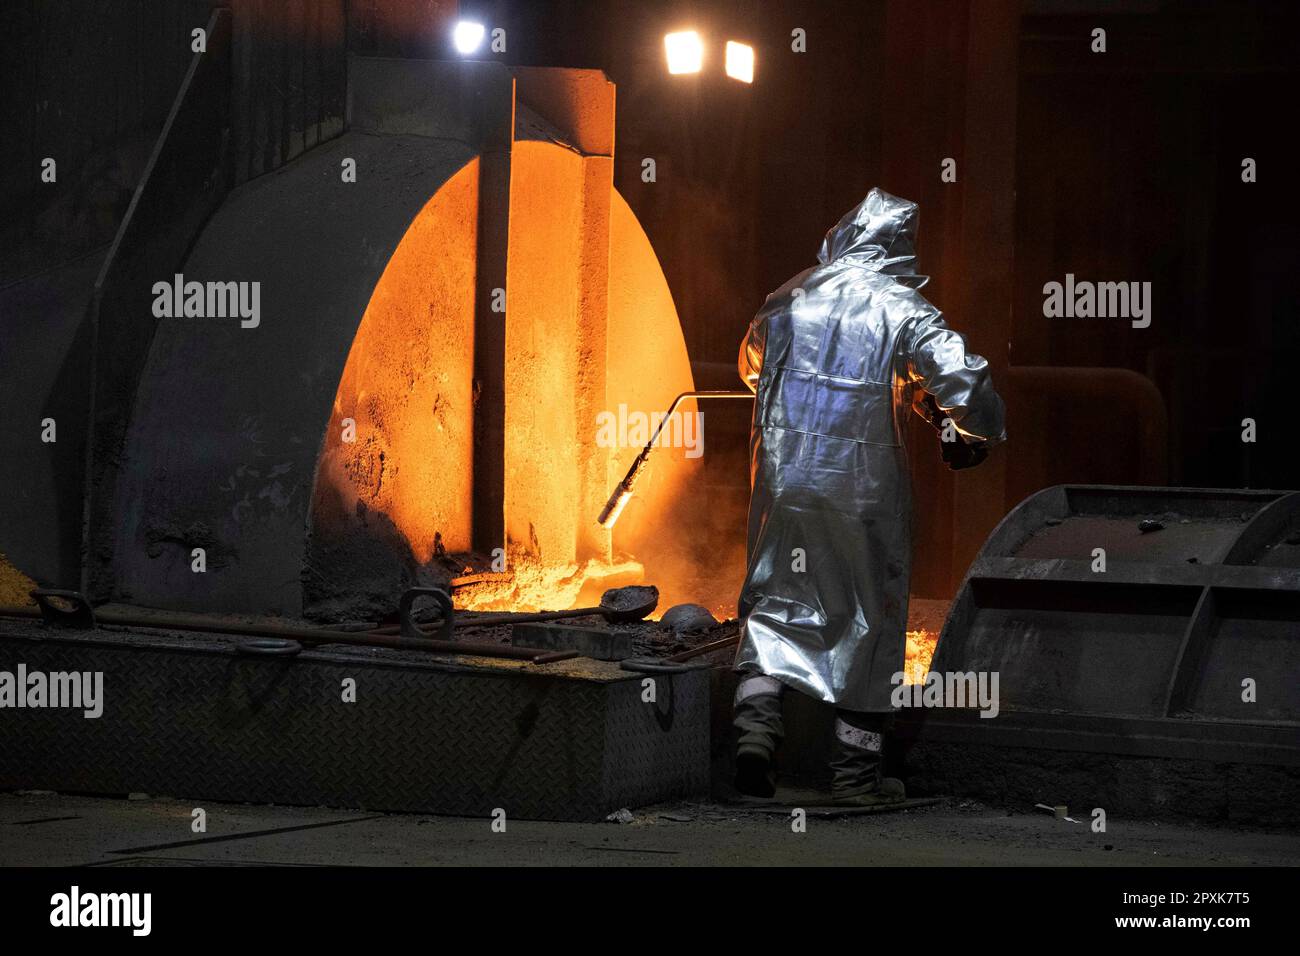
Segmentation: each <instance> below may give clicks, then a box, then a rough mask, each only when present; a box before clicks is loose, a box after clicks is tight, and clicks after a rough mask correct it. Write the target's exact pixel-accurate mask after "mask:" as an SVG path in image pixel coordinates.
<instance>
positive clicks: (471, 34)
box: [451, 20, 486, 53]
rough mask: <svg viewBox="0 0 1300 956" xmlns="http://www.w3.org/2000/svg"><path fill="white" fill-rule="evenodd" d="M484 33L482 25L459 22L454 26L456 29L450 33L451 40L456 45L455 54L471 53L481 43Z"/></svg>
mask: <svg viewBox="0 0 1300 956" xmlns="http://www.w3.org/2000/svg"><path fill="white" fill-rule="evenodd" d="M485 32H486V31H485V30H484V28H483V24H481V23H475V22H474V21H473V20H461V21H460V22H458V23H457V24H456V29H454V30H453V31H452V32H451V39H452V42H453V43H455V44H456V50H457V52H459V53H473V52H474V51H475V50H477V49H478V48H479V46H480V45H481V44H482V43H483V34H484V33H485Z"/></svg>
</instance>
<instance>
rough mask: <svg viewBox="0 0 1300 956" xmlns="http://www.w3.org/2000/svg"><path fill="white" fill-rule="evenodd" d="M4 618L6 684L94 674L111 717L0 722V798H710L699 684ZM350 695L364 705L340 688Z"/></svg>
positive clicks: (10, 714) (402, 801)
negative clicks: (30, 793)
mask: <svg viewBox="0 0 1300 956" xmlns="http://www.w3.org/2000/svg"><path fill="white" fill-rule="evenodd" d="M234 646H235V639H234V638H231V639H226V638H224V637H222V636H218V635H203V636H201V637H199V636H190V635H179V634H175V633H156V632H146V633H140V632H126V631H118V632H107V631H102V630H99V631H59V630H53V629H47V628H45V627H44V626H42V625H40V624H36V623H26V622H18V621H4V622H0V670H3V671H9V672H10V673H15V672H16V670H17V665H18V664H19V663H22V664H25V665H26V667H27V670H28V672H29V673H30V672H32V671H44V672H66V671H92V672H93V671H101V672H103V675H104V677H103V680H104V700H105V703H104V711H103V715H102V716H101V717H99V718H97V719H87V718H85V717H84V716H83V714H82V712H81V711H80V710H64V709H60V710H55V709H27V708H25V709H11V708H8V707H5V708H3V709H0V789H10V790H12V789H46V790H59V791H71V792H87V793H104V794H123V793H130V792H145V793H151V794H160V795H168V796H174V797H194V798H202V799H209V800H225V801H240V802H251V803H282V804H297V805H310V806H316V805H323V806H332V807H341V808H356V809H368V810H386V811H409V812H421V813H441V814H453V815H466V816H485V817H486V816H489V815H490V814H491V813H492V812H493V810H494V809H496V808H502V809H504V810H505V811H506V815H507V818H508V819H517V818H523V819H547V820H597V819H602V818H603V817H604V816H605V815H606V814H608V813H610V812H611V811H613V810H617V809H619V808H620V807H635V806H643V805H646V804H649V803H654V802H657V801H660V800H666V799H671V798H675V797H681V796H686V795H690V794H694V793H703V792H705V791H706V790H707V789H708V782H709V679H708V676H707V673H706V672H705V671H702V670H700V671H692V672H688V673H683V674H676V675H671V676H663V675H659V676H656V677H655V678H654V679H655V680H656V681H657V682H658V683H657V686H656V697H657V702H656V703H653V704H651V703H643V702H642V680H643V679H644V678H645V676H646V675H642V674H633V673H630V672H627V671H623V670H620V669H619V667H618V665H617V664H614V663H608V662H602V661H587V660H572V661H564V662H559V663H553V664H546V665H534V664H530V663H523V662H520V661H514V660H502V659H492V658H477V657H476V658H431V657H429V656H428V655H419V654H416V653H404V652H400V651H388V650H375V649H370V648H351V647H344V646H342V645H335V646H333V647H329V648H321V649H318V650H314V651H304V652H303V653H302V654H301V655H299V656H298V657H295V658H287V659H286V658H270V657H248V656H244V655H240V654H237V653H236V652H235V649H234ZM346 678H352V679H353V680H355V681H356V701H355V703H345V702H344V701H343V681H344V680H345V679H346Z"/></svg>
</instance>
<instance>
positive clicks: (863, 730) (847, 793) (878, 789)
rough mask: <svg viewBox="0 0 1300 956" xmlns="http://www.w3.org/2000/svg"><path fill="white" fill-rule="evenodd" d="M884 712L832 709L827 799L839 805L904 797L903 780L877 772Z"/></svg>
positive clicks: (899, 800) (878, 802) (892, 801)
mask: <svg viewBox="0 0 1300 956" xmlns="http://www.w3.org/2000/svg"><path fill="white" fill-rule="evenodd" d="M885 716H886V715H884V714H859V713H853V712H850V711H846V710H840V711H836V713H835V744H834V756H833V757H832V758H831V772H832V774H833V779H832V781H831V799H832V800H834V801H835V803H837V804H839V805H842V806H854V807H884V806H891V805H893V804H898V803H902V802H903V801H904V800H905V799H906V798H907V792H906V790H905V789H904V788H903V781H901V780H898V779H896V778H894V777H882V776H881V775H880V767H881V761H882V759H883V757H884V727H885Z"/></svg>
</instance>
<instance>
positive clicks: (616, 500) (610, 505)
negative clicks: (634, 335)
mask: <svg viewBox="0 0 1300 956" xmlns="http://www.w3.org/2000/svg"><path fill="white" fill-rule="evenodd" d="M753 397H754V393H753V392H751V391H748V390H746V391H743V392H729V391H722V390H711V391H704V392H682V393H681V394H680V395H678V396H677V397H676V398H674V399H673V403H672V404H671V405H669V406H668V411H666V412H664V417H663V419H662V420H660V422H659V427H658V428H656V429H655V432H654V434H653V435H651V436H650V440H649V441H648V442H646V443H645V447H644V448H642V449H641V454H639V455H637V456H636V458H635V459H634V460H633V462H632V467H631V468H629V469H628V470H627V474H626V475H624V476H623V480H622V481H620V482H619V483H618V485H617V486H616V487H615V488H614V493H613V494H612V495H610V496H609V500H608V501H606V502H605V507H604V508H602V509H601V510H600V517H599V518H597V519H596V522H597V523H598V524H599V525H600V526H601V527H602V528H612V527H614V522H616V521H618V516H619V515H621V514H622V513H623V508H624V507H625V506H626V505H627V503H628V501H630V500H631V498H632V486H633V485H634V484H636V479H637V475H639V474H640V473H641V469H642V468H644V467H645V463H646V460H647V459H649V457H650V450H651V449H652V448H654V446H655V442H656V441H658V440H659V434H660V432H662V431H663V430H664V426H665V425H667V424H668V419H669V417H670V416H671V415H672V413H673V412H674V411H675V410H676V408H677V406H678V404H680V403H681V401H682V400H683V399H687V398H748V399H752V398H753Z"/></svg>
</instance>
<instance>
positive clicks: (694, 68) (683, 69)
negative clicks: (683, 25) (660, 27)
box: [664, 30, 704, 73]
mask: <svg viewBox="0 0 1300 956" xmlns="http://www.w3.org/2000/svg"><path fill="white" fill-rule="evenodd" d="M664 50H665V51H666V52H667V54H668V72H669V73H698V72H700V69H701V68H702V67H703V66H704V42H703V41H702V40H701V39H700V35H699V34H698V33H696V32H695V31H694V30H682V31H681V32H679V33H669V34H666V35H665V36H664Z"/></svg>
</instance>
